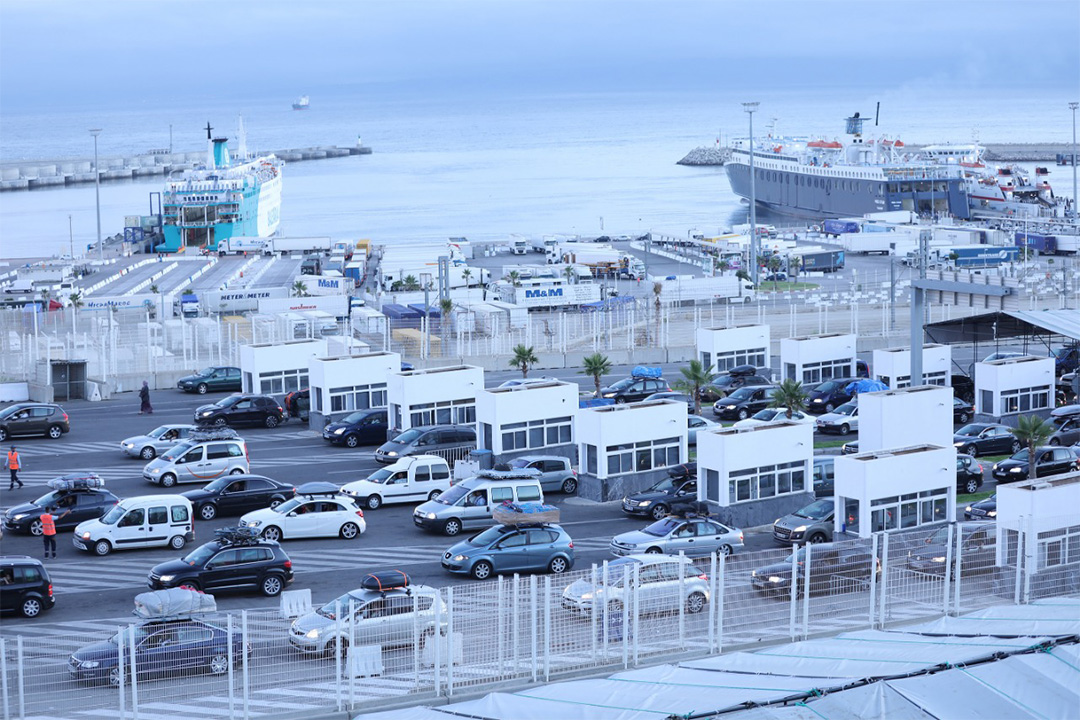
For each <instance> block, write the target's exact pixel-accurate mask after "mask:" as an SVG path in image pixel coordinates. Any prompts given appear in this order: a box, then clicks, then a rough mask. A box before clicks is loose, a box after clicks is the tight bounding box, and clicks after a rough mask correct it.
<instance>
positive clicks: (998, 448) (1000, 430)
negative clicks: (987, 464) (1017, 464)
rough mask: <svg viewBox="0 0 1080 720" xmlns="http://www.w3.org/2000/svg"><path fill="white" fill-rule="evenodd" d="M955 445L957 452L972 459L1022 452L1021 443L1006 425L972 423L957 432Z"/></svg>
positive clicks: (954, 438) (954, 436)
mask: <svg viewBox="0 0 1080 720" xmlns="http://www.w3.org/2000/svg"><path fill="white" fill-rule="evenodd" d="M953 445H955V446H956V450H957V452H962V453H964V454H965V455H970V456H971V457H979V456H980V455H1004V454H1008V455H1012V454H1015V453H1018V452H1020V441H1019V440H1017V439H1016V436H1015V435H1013V434H1012V430H1010V429H1009V428H1008V427H1007V426H1005V425H998V424H995V423H971V424H970V425H965V426H964V427H962V428H960V429H959V430H957V431H956V433H955V434H954V435H953Z"/></svg>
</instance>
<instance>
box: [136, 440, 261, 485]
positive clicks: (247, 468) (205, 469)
mask: <svg viewBox="0 0 1080 720" xmlns="http://www.w3.org/2000/svg"><path fill="white" fill-rule="evenodd" d="M249 472H251V465H250V463H249V462H248V450H247V443H246V442H244V440H243V439H242V438H240V437H239V436H237V434H236V432H235V431H233V430H231V429H229V428H220V429H215V430H209V431H204V432H196V433H194V434H192V435H191V436H190V437H189V438H188V439H187V440H186V441H185V442H182V443H179V444H178V445H175V446H173V447H172V449H170V450H168V451H166V452H165V454H164V455H159V456H158V457H156V458H154V459H153V460H151V461H150V462H148V463H146V465H145V466H144V467H143V473H142V474H143V478H145V479H146V480H148V481H149V482H152V483H154V484H155V485H161V486H162V487H167V488H168V487H172V486H174V485H176V484H177V483H204V482H208V481H210V480H216V479H217V478H219V477H224V476H226V475H246V474H248V473H249Z"/></svg>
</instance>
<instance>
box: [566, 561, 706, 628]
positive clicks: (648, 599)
mask: <svg viewBox="0 0 1080 720" xmlns="http://www.w3.org/2000/svg"><path fill="white" fill-rule="evenodd" d="M680 566H682V567H681V569H680ZM607 570H608V575H607V582H606V583H605V582H604V578H603V577H602V576H600V574H599V573H598V575H597V579H596V585H593V584H592V583H591V582H590V581H589V580H586V579H584V578H582V579H580V580H576V581H575V582H573V583H571V584H570V585H569V586H568V587H567V588H566V589H565V590H563V594H562V606H563V608H565V609H566V610H569V611H570V612H572V613H580V614H586V613H591V612H592V609H593V605H594V604H597V603H604V604H606V606H607V611H608V613H610V614H614V613H621V612H622V607H623V603H624V601H625V600H626V597H627V593H628V592H633V589H632V586H631V583H629V582H627V580H631V581H632V580H633V576H634V573H635V571H636V573H637V588H638V593H639V597H640V598H641V605H640V611H641V613H642V614H645V613H650V614H651V613H662V612H678V611H679V609H680V607H682V608H685V609H686V612H688V613H699V612H701V611H702V610H704V609H705V605H706V603H708V602H709V578H708V576H707V575H705V573H703V572H702V571H700V570H698V569H697V568H696V567H694V565H693V561H691V559H690V558H688V557H679V556H678V555H657V554H653V555H628V556H626V557H620V558H617V559H615V560H612V561H611V562H609V563H608V564H607ZM628 586H630V587H628Z"/></svg>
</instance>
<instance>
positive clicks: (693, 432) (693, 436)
mask: <svg viewBox="0 0 1080 720" xmlns="http://www.w3.org/2000/svg"><path fill="white" fill-rule="evenodd" d="M714 427H720V423H718V422H716V421H715V420H710V419H709V418H705V417H701V416H700V415H687V416H686V443H687V445H697V434H698V430H708V429H709V428H714Z"/></svg>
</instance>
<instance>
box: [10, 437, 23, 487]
mask: <svg viewBox="0 0 1080 720" xmlns="http://www.w3.org/2000/svg"><path fill="white" fill-rule="evenodd" d="M19 460H20V458H19V453H18V452H17V451H16V450H15V446H14V445H12V446H11V449H10V450H8V454H7V466H8V470H10V471H11V486H10V487H9V488H8V490H14V489H15V483H18V484H19V487H22V486H23V482H22V480H20V479H19V469H20V468H21V467H22V464H21V463H20V462H19Z"/></svg>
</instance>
